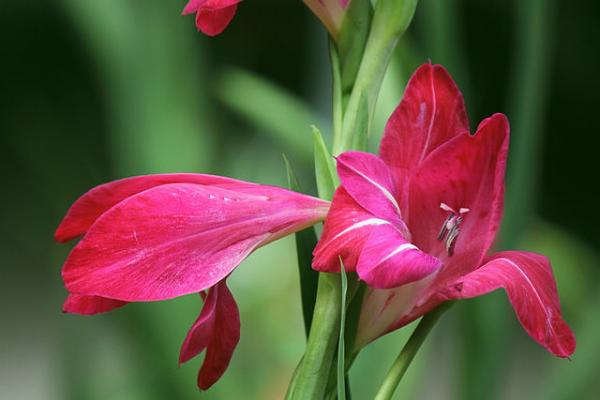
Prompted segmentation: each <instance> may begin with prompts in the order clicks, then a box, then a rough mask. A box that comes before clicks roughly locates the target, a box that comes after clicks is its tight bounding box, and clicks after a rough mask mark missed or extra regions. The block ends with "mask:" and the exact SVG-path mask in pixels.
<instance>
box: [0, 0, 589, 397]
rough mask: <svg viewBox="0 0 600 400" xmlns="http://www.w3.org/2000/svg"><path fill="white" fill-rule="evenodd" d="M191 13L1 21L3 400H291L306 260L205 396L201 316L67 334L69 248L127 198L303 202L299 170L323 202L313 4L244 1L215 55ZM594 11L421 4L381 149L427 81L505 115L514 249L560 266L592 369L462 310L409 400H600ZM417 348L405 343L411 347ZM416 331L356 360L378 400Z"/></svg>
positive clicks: (471, 308)
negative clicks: (409, 87)
mask: <svg viewBox="0 0 600 400" xmlns="http://www.w3.org/2000/svg"><path fill="white" fill-rule="evenodd" d="M184 3H185V1H184V0H60V1H57V0H53V1H50V0H47V1H42V0H37V1H35V0H34V1H27V2H24V1H17V0H2V3H1V4H0V52H1V53H0V54H1V56H0V155H1V158H0V163H1V168H0V171H1V172H0V173H1V174H2V187H3V190H2V192H3V193H4V194H3V195H2V196H0V218H1V220H2V223H1V225H0V229H1V240H0V260H1V265H0V274H1V275H0V282H1V286H0V287H1V292H0V296H1V298H0V300H1V302H0V311H1V314H0V315H1V319H0V324H1V330H0V360H1V364H0V398H2V399H19V400H20V399H27V400H29V399H31V400H34V399H35V400H37V399H44V400H54V399H60V400H62V399H73V400H79V399H81V400H87V399H111V400H112V399H115V400H136V399H144V400H152V399H195V398H204V399H277V398H281V396H282V395H283V393H284V391H285V388H286V385H287V382H288V380H289V378H290V376H291V373H292V371H293V368H294V367H295V365H296V363H297V361H298V360H299V358H300V356H301V354H302V351H303V347H304V332H303V324H302V319H301V318H302V317H301V309H300V301H299V289H298V282H297V281H298V279H297V269H296V265H295V263H296V259H295V250H294V249H295V247H294V242H293V239H292V238H290V239H286V240H282V241H280V242H277V243H276V244H273V245H270V246H268V247H267V248H264V249H261V250H259V251H257V252H256V253H255V254H254V255H252V256H251V257H250V259H248V260H247V261H246V262H244V264H242V266H241V267H240V268H239V269H238V270H236V272H235V273H234V274H233V277H232V278H231V279H230V283H231V287H232V291H233V292H234V294H235V297H236V299H237V300H238V302H239V305H240V309H241V318H242V338H241V341H240V344H239V347H238V350H237V351H236V353H235V355H234V358H233V361H232V363H231V366H230V368H229V370H228V371H227V373H226V374H225V376H224V377H223V378H222V379H221V380H220V381H219V382H218V383H217V384H216V385H215V386H214V387H213V388H212V389H210V390H209V391H208V392H205V393H199V392H198V391H197V389H196V386H195V378H196V373H197V369H198V366H199V363H200V359H196V360H194V361H192V362H190V363H188V364H186V365H184V366H182V367H181V368H178V366H177V357H178V350H179V346H180V344H181V342H182V340H183V338H184V336H185V333H186V331H187V329H188V328H189V326H190V325H191V323H192V322H193V321H194V320H195V318H196V317H197V314H198V312H199V310H200V306H201V303H200V300H199V298H198V296H188V297H186V298H181V299H176V300H172V301H168V302H162V303H148V304H132V305H128V306H127V307H125V308H123V309H119V310H116V311H114V312H112V313H109V314H106V315H100V316H95V317H82V316H74V315H63V314H62V313H61V311H60V310H61V304H62V300H63V298H64V296H65V293H66V292H65V290H64V288H63V287H62V283H61V279H60V266H61V263H62V261H63V260H64V259H65V256H66V254H67V252H68V249H69V248H70V246H59V245H57V244H55V243H53V241H52V234H53V230H54V228H55V227H56V226H57V224H58V223H59V221H60V219H61V217H62V215H63V214H64V213H65V211H66V210H67V208H68V206H69V205H70V203H71V202H73V201H74V200H75V199H76V198H77V197H78V196H79V195H80V194H82V193H83V192H84V191H86V190H87V189H89V188H91V187H92V186H94V185H97V184H99V183H102V182H105V181H107V180H110V179H115V178H120V177H124V176H129V175H134V174H148V173H158V172H175V171H187V172H207V173H215V174H222V175H228V176H232V177H236V178H240V179H246V180H251V181H257V182H262V183H268V184H275V185H282V186H284V185H286V174H285V168H284V165H283V162H282V157H281V154H282V153H286V155H287V156H288V158H290V160H291V162H292V164H293V166H294V168H295V170H296V173H297V174H298V175H299V176H300V180H301V183H302V185H303V186H304V187H305V189H306V190H307V191H313V190H314V183H313V179H312V175H311V153H310V150H311V146H312V144H311V130H310V127H309V125H310V124H317V125H318V126H319V127H320V128H321V129H322V130H323V131H325V132H328V131H329V129H330V124H329V122H328V121H329V115H330V77H329V69H328V65H329V61H328V57H327V47H326V34H325V32H324V29H323V28H322V27H320V26H319V24H318V22H317V21H316V19H315V18H314V17H313V16H312V15H311V14H310V13H309V11H308V10H307V9H306V8H305V7H304V6H303V5H302V3H301V2H300V1H285V2H284V1H280V0H248V1H244V2H243V4H241V6H240V7H239V12H238V15H237V16H236V18H235V19H234V22H233V23H232V25H231V26H230V27H229V29H228V30H227V31H226V32H225V33H224V34H223V35H221V36H219V37H217V38H207V37H204V36H202V35H200V34H198V33H197V32H196V31H195V28H194V21H193V17H181V16H180V15H179V14H180V10H181V9H182V8H183V6H184ZM599 8H600V5H599V3H598V2H595V1H592V0H588V1H566V0H562V1H558V0H528V1H518V0H511V1H508V0H488V1H477V0H422V1H421V3H420V5H419V8H418V9H417V14H416V16H415V21H414V23H413V25H412V26H411V28H410V30H409V33H408V34H407V36H406V37H405V38H404V39H403V40H402V42H401V43H400V45H399V47H398V51H397V54H396V55H395V57H394V59H393V62H392V66H391V68H390V71H389V73H388V75H387V77H386V80H385V83H384V89H383V92H382V95H381V97H380V101H379V105H378V112H377V121H376V124H375V125H376V126H375V129H374V137H373V141H372V144H373V150H375V149H376V144H377V143H378V141H379V135H380V134H381V130H382V127H383V124H384V122H385V120H386V118H387V116H388V115H389V113H390V112H391V110H392V109H393V107H394V106H395V105H396V104H397V102H398V101H399V99H400V96H401V94H402V89H403V84H404V83H405V82H406V79H407V77H408V76H409V74H410V73H411V72H412V70H413V69H414V68H415V67H416V66H417V65H419V64H421V63H423V62H425V61H427V60H428V59H431V60H432V61H433V62H435V63H442V64H444V65H445V66H446V67H447V68H448V69H449V70H450V72H451V73H452V74H453V75H454V77H455V79H456V80H457V81H458V83H459V86H460V87H461V88H462V89H463V92H464V94H465V97H466V101H467V105H468V110H469V114H470V118H471V126H472V127H473V128H474V127H475V126H476V124H477V122H478V121H479V120H481V118H483V117H484V116H487V115H489V114H491V113H493V112H505V113H507V114H508V116H509V118H510V120H511V125H512V141H513V142H512V146H513V147H512V149H511V159H510V166H509V172H508V188H507V202H506V207H507V208H506V218H505V221H504V225H503V235H502V238H501V240H500V241H499V243H498V247H499V248H517V249H528V250H532V251H538V252H543V253H545V254H547V255H549V256H550V258H551V259H552V261H553V265H554V268H555V273H556V276H557V280H558V286H559V291H560V294H561V300H562V304H563V308H564V314H565V318H566V320H567V321H568V322H569V323H570V324H571V326H572V327H573V329H574V331H575V334H576V336H577V339H578V348H577V351H576V353H575V355H574V356H573V358H572V361H571V362H569V361H567V360H560V359H557V358H554V357H552V356H551V355H550V354H548V353H547V352H546V351H544V350H543V349H542V348H541V347H539V346H538V345H536V344H535V343H534V342H533V341H532V340H530V339H529V338H528V337H527V335H526V334H525V333H524V331H523V330H522V329H521V328H520V326H519V324H518V322H517V320H516V318H515V317H514V315H513V313H512V310H511V309H510V307H509V305H508V302H507V300H506V298H505V296H504V294H503V293H501V292H498V293H494V294H492V295H489V296H487V297H485V298H481V299H475V300H470V301H463V302H461V303H460V304H459V305H457V306H455V307H454V308H453V309H452V310H451V311H450V312H449V313H447V314H446V315H445V316H444V318H443V319H442V321H441V323H440V324H439V325H438V326H437V327H436V328H435V330H434V333H433V335H432V336H431V337H430V338H429V340H428V341H427V342H426V345H425V346H424V348H423V349H422V351H421V352H420V353H419V354H418V356H417V359H416V361H415V363H414V364H413V365H412V367H411V369H410V370H409V372H408V374H407V377H406V379H405V380H404V381H403V382H402V384H401V387H400V390H399V391H398V393H397V398H410V399H557V400H558V399H588V398H589V399H591V398H595V396H594V393H596V394H597V393H599V391H600V380H598V379H597V378H598V376H600V375H599V374H600V345H598V337H600V312H599V310H600V290H599V289H600V279H599V278H600V269H599V268H600V265H599V262H598V260H599V257H600V254H599V252H598V246H599V245H600V234H599V233H598V232H599V224H600V217H599V216H600V209H599V206H598V204H599V202H598V199H599V196H598V190H597V185H598V183H599V182H600V179H599V178H598V172H599V168H598V145H599V144H600V139H599V138H598V132H597V130H598V127H597V124H596V123H595V121H596V120H597V115H598V105H599V102H598V100H599V99H598V92H599V91H598V87H600V86H599V85H600V75H598V71H599V70H600V53H599V52H598V43H599V39H600V35H599V31H598V30H599V25H598V19H599V18H600V12H599V11H600V10H599ZM409 330H410V328H409V329H408V331H409ZM406 331H407V329H405V330H404V331H402V332H397V333H394V334H391V335H388V336H386V337H385V338H383V339H381V340H379V341H377V342H376V343H375V344H373V345H372V346H370V347H369V348H367V349H366V350H365V351H363V353H361V355H360V357H359V358H358V360H357V362H356V364H355V367H354V368H353V370H352V373H351V386H352V390H353V394H354V398H355V399H368V398H370V396H372V394H373V393H374V390H375V388H376V387H377V386H378V385H379V383H380V382H381V379H382V377H383V374H384V372H385V371H386V370H387V368H388V367H389V365H390V363H391V361H392V360H393V358H394V357H395V355H396V354H397V353H398V351H399V350H400V348H401V346H402V344H403V341H404V339H405V338H406V336H407V333H406Z"/></svg>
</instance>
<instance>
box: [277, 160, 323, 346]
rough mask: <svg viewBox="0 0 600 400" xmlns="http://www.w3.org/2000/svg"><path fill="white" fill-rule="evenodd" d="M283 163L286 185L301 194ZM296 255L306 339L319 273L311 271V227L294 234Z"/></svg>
mask: <svg viewBox="0 0 600 400" xmlns="http://www.w3.org/2000/svg"><path fill="white" fill-rule="evenodd" d="M283 161H284V162H285V167H286V169H287V174H288V184H289V188H290V189H291V190H294V191H296V192H301V191H302V190H301V188H300V184H299V183H298V179H297V178H296V175H295V174H294V172H293V170H292V166H291V164H290V162H289V160H288V159H287V157H286V156H285V154H284V155H283ZM295 238H296V255H297V257H298V272H299V274H300V294H301V297H302V315H303V317H304V330H305V332H306V337H308V333H309V332H310V325H311V324H312V316H313V310H314V308H315V299H316V297H317V286H318V283H319V273H318V272H317V271H315V270H314V269H312V265H311V263H312V251H313V249H314V248H315V246H316V245H317V234H316V232H315V229H314V228H313V227H312V226H311V227H310V228H306V229H304V230H302V231H300V232H297V233H296V234H295Z"/></svg>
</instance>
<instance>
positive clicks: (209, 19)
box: [196, 1, 239, 36]
mask: <svg viewBox="0 0 600 400" xmlns="http://www.w3.org/2000/svg"><path fill="white" fill-rule="evenodd" d="M207 3H209V2H208V1H207V2H206V3H205V5H204V6H202V7H200V9H199V10H198V13H197V14H196V27H197V28H198V30H199V31H201V32H202V33H204V34H205V35H208V36H217V35H218V34H220V33H221V32H223V31H224V30H225V28H227V26H228V25H229V23H230V22H231V20H232V19H233V17H234V16H235V12H236V11H237V3H239V1H234V2H232V1H229V2H227V1H221V2H220V3H234V4H233V5H229V6H226V7H210V6H208V5H207ZM211 3H214V2H211Z"/></svg>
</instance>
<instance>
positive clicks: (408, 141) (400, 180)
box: [379, 63, 469, 205]
mask: <svg viewBox="0 0 600 400" xmlns="http://www.w3.org/2000/svg"><path fill="white" fill-rule="evenodd" d="M463 132H469V120H468V118H467V114H466V112H465V104H464V100H463V97H462V94H461V93H460V91H459V89H458V87H457V86H456V84H455V83H454V81H453V80H452V78H451V77H450V75H449V74H448V72H447V71H446V70H445V69H444V68H443V67H442V66H441V65H432V64H430V63H428V64H424V65H422V66H421V67H419V68H418V69H417V70H416V71H415V73H414V74H413V76H412V77H411V78H410V80H409V82H408V85H407V86H406V89H405V91H404V96H403V97H402V101H401V102H400V104H399V105H398V107H397V108H396V110H395V111H394V112H393V114H392V116H391V117H390V119H389V120H388V123H387V125H386V127H385V131H384V135H383V139H382V140H381V146H380V148H379V154H380V155H381V158H382V159H383V160H384V161H385V163H386V164H387V165H388V166H390V168H391V169H392V172H393V174H394V178H395V181H396V186H397V188H398V190H400V191H403V189H404V186H405V185H406V184H407V182H408V177H409V176H410V174H411V173H412V172H413V171H414V170H415V169H416V168H418V166H419V165H420V164H421V163H422V162H423V160H425V158H426V157H427V155H428V154H429V153H431V152H432V151H433V150H435V149H436V148H437V147H439V146H440V145H442V144H444V143H445V142H447V141H448V140H450V139H452V138H453V137H454V136H456V135H458V134H460V133H463ZM401 205H402V204H401Z"/></svg>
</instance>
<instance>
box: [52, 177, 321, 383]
mask: <svg viewBox="0 0 600 400" xmlns="http://www.w3.org/2000/svg"><path fill="white" fill-rule="evenodd" d="M328 207H329V203H328V202H325V201H322V200H319V199H316V198H313V197H310V196H305V195H302V194H299V193H295V192H291V191H288V190H285V189H281V188H277V187H272V186H265V185H258V184H254V183H249V182H243V181H239V180H235V179H230V178H224V177H219V176H212V175H201V174H166V175H148V176H139V177H132V178H126V179H122V180H117V181H114V182H110V183H107V184H104V185H101V186H98V187H96V188H94V189H92V190H90V191H89V192H88V193H86V194H84V195H83V196H82V197H81V198H79V199H78V200H77V201H76V202H75V203H74V204H73V205H72V206H71V208H70V209H69V211H68V213H67V215H66V216H65V218H64V219H63V221H62V223H61V224H60V226H59V227H58V229H57V231H56V234H55V238H56V240H57V241H59V242H65V241H68V240H71V239H74V238H76V237H78V236H81V235H83V238H82V239H81V240H80V241H79V243H78V244H77V245H76V246H75V247H74V248H73V250H72V251H71V253H70V254H69V256H68V258H67V260H66V262H65V264H64V267H63V270H62V276H63V280H64V283H65V286H66V288H67V290H68V291H69V293H70V294H69V296H68V297H67V300H66V301H65V304H64V310H65V311H66V312H71V313H79V314H96V313H99V312H105V311H109V310H112V309H114V308H117V307H121V306H123V305H125V304H126V303H127V302H141V301H155V300H166V299H171V298H174V297H178V296H182V295H186V294H190V293H201V294H203V293H204V291H206V290H208V294H207V295H206V302H205V304H204V308H203V309H202V312H201V314H200V317H199V318H198V320H197V321H196V322H195V323H194V324H193V326H192V328H191V329H190V332H189V333H188V336H187V338H186V340H185V342H184V345H183V347H182V349H181V356H180V362H185V361H187V360H189V359H190V358H191V357H193V356H195V355H197V354H198V353H200V352H201V351H202V350H204V349H206V350H207V356H206V358H205V361H204V364H203V366H202V368H201V370H200V374H199V377H198V385H199V386H200V388H201V389H206V388H208V387H210V386H211V385H212V384H213V383H214V382H215V381H216V380H217V379H218V378H219V377H220V376H221V375H222V373H223V372H224V371H225V369H226V368H227V365H228V364H229V360H230V358H231V355H232V353H233V350H234V348H235V346H236V344H237V341H238V339H239V313H238V310H237V306H236V304H235V301H234V299H233V297H232V295H231V293H230V292H229V290H228V289H227V287H226V285H225V279H226V277H227V276H228V275H229V274H230V273H231V272H232V271H233V269H234V268H235V267H237V266H238V265H239V264H240V262H242V260H244V258H246V257H247V256H248V255H249V254H250V253H251V252H252V251H254V250H255V249H257V248H259V247H261V246H263V245H265V244H267V243H270V242H272V241H274V240H277V239H279V238H281V237H283V236H285V235H288V234H290V233H292V232H296V231H298V230H301V229H304V228H306V227H308V226H310V225H312V224H315V223H316V222H318V221H320V220H322V219H323V218H324V216H325V215H326V213H327V209H328Z"/></svg>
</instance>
